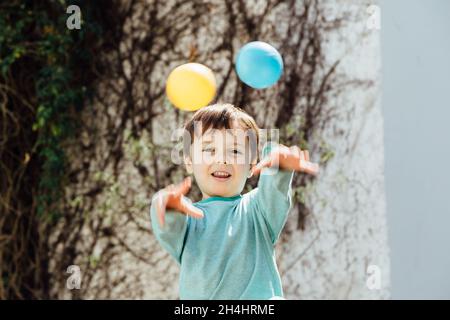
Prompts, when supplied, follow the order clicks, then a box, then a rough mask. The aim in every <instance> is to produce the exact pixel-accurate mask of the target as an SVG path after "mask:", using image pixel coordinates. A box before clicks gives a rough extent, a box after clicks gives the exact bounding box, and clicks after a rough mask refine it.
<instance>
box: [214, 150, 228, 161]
mask: <svg viewBox="0 0 450 320" xmlns="http://www.w3.org/2000/svg"><path fill="white" fill-rule="evenodd" d="M216 162H217V163H223V164H226V163H227V156H226V154H225V152H222V151H219V152H217V154H216Z"/></svg>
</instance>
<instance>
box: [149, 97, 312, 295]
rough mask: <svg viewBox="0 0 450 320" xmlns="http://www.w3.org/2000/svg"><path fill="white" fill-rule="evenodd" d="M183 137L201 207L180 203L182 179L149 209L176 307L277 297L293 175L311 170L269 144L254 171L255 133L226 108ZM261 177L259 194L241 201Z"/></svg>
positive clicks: (192, 125)
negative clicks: (173, 278)
mask: <svg viewBox="0 0 450 320" xmlns="http://www.w3.org/2000/svg"><path fill="white" fill-rule="evenodd" d="M198 124H200V129H199V128H198ZM185 132H187V133H188V135H187V137H188V138H191V137H192V141H189V140H190V139H188V143H186V146H185V158H184V160H185V165H186V169H187V171H188V173H189V174H193V175H194V177H195V180H196V181H197V183H198V186H199V188H200V190H201V192H202V200H201V201H198V202H195V203H192V202H191V201H190V200H189V199H188V198H187V197H185V196H184V195H185V194H186V193H187V192H188V191H189V189H190V186H191V179H190V178H189V177H188V178H186V179H185V180H184V181H183V182H182V183H180V184H179V185H170V186H168V187H167V188H165V189H163V190H161V191H160V192H158V193H157V194H156V195H155V196H154V197H153V199H152V205H151V208H150V214H151V220H152V227H153V231H154V234H155V236H156V238H157V239H158V241H159V242H160V244H161V245H162V247H164V248H165V249H166V250H167V251H168V252H169V253H170V254H171V256H172V257H173V258H174V259H175V260H176V261H177V262H178V264H179V265H180V267H181V272H180V279H179V284H180V299H205V300H206V299H224V300H225V299H229V300H235V299H248V300H255V299H271V298H274V297H282V296H283V290H282V286H281V279H280V275H279V273H278V269H277V266H276V262H275V252H274V246H275V243H276V242H277V240H278V238H279V235H280V233H281V230H282V228H283V226H284V224H285V222H286V219H287V216H288V213H289V210H290V208H291V205H292V203H291V193H292V191H291V183H292V178H293V174H294V171H300V172H306V173H308V174H317V173H318V169H319V167H318V165H317V164H315V163H311V162H309V155H308V151H306V150H305V151H302V150H300V148H298V147H296V146H294V147H291V148H288V147H286V146H283V145H275V144H266V145H265V147H264V149H263V160H262V161H261V162H259V163H257V162H256V161H257V155H258V152H257V146H258V142H259V129H258V127H257V125H256V123H255V121H254V120H253V118H252V117H250V116H249V115H248V114H247V113H245V111H243V110H242V109H240V108H237V107H234V106H232V105H230V104H217V105H212V106H208V107H205V108H202V109H200V110H198V111H197V112H196V113H195V114H194V116H193V118H192V119H191V120H190V121H189V122H188V123H187V124H186V126H185ZM278 169H279V170H278ZM260 172H261V177H260V179H259V181H258V187H257V188H255V189H254V190H252V191H250V192H248V193H246V194H241V192H242V190H243V188H244V185H245V182H246V180H247V178H249V177H251V176H252V175H253V174H255V175H256V174H259V173H260Z"/></svg>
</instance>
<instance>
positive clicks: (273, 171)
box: [251, 143, 319, 244]
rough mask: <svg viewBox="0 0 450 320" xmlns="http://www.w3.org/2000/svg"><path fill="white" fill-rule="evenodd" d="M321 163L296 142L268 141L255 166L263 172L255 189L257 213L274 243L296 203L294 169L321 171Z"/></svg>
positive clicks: (254, 170)
mask: <svg viewBox="0 0 450 320" xmlns="http://www.w3.org/2000/svg"><path fill="white" fill-rule="evenodd" d="M318 170H319V166H318V165H317V164H315V163H312V162H310V161H309V154H308V151H307V150H304V151H302V150H301V149H300V148H298V147H296V146H294V147H291V148H288V147H286V146H284V145H278V144H274V143H272V144H267V145H266V146H265V147H264V149H263V159H262V160H261V161H260V162H259V163H258V164H257V165H256V166H255V167H254V168H253V170H252V173H253V174H259V173H261V176H260V178H259V181H258V187H257V188H256V189H255V190H253V191H252V192H251V203H253V206H254V208H255V209H256V210H255V211H256V217H257V219H260V221H261V223H263V224H265V225H266V227H267V230H268V233H269V236H270V239H271V241H272V243H273V244H275V243H276V241H277V240H278V238H279V236H280V233H281V230H282V229H283V227H284V225H285V223H286V220H287V217H288V214H289V211H290V209H291V206H292V187H291V185H292V179H293V176H294V172H295V171H298V172H305V173H308V174H314V175H315V174H317V173H318Z"/></svg>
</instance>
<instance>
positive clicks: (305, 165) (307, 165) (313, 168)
mask: <svg viewBox="0 0 450 320" xmlns="http://www.w3.org/2000/svg"><path fill="white" fill-rule="evenodd" d="M301 164H302V171H304V172H306V173H309V174H312V175H316V174H318V173H319V165H318V164H317V163H313V162H309V161H302V163H301Z"/></svg>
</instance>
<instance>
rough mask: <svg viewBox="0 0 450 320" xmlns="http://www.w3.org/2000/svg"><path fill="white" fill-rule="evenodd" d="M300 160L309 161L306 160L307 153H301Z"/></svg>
mask: <svg viewBox="0 0 450 320" xmlns="http://www.w3.org/2000/svg"><path fill="white" fill-rule="evenodd" d="M300 160H301V161H308V160H306V156H305V151H301V152H300Z"/></svg>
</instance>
